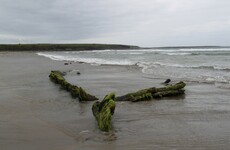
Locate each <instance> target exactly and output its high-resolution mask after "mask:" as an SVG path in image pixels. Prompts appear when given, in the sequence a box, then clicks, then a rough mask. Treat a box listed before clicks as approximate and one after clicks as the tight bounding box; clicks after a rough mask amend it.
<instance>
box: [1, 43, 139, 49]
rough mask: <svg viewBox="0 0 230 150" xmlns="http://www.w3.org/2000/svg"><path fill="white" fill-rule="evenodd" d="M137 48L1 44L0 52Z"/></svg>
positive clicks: (105, 45) (95, 45) (130, 47)
mask: <svg viewBox="0 0 230 150" xmlns="http://www.w3.org/2000/svg"><path fill="white" fill-rule="evenodd" d="M138 48H139V47H138V46H131V45H116V44H1V45H0V51H77V50H104V49H138Z"/></svg>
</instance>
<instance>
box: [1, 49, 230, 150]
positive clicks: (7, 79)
mask: <svg viewBox="0 0 230 150" xmlns="http://www.w3.org/2000/svg"><path fill="white" fill-rule="evenodd" d="M0 68H1V74H0V82H1V84H0V89H1V90H0V95H1V101H0V114H1V116H0V121H1V122H2V124H1V128H0V131H1V133H2V134H1V135H0V138H1V141H0V145H1V148H2V149H4V150H7V149H9V150H10V149H25V150H26V149H33V150H34V149H35V150H36V149H49V150H52V149H53V150H58V149H60V150H63V149H64V150H65V149H66V150H67V149H68V150H71V149H92V147H93V148H94V149H98V150H99V149H106V148H114V149H141V148H142V149H153V148H156V149H172V148H175V149H227V148H228V147H229V143H230V140H229V139H230V138H229V137H230V133H229V132H228V131H230V121H229V120H230V107H229V106H230V102H229V100H228V98H229V96H230V94H229V91H228V89H218V88H216V87H215V86H213V85H212V84H203V83H190V84H188V85H187V86H186V95H185V97H181V98H177V99H174V98H172V99H171V98H170V99H164V100H162V101H149V102H141V103H130V102H120V103H118V104H117V108H116V110H115V116H114V118H113V124H114V130H115V131H114V133H113V134H110V135H106V134H103V133H101V132H100V131H99V130H98V129H97V126H96V123H95V120H94V118H93V116H92V112H91V106H92V103H91V102H87V103H79V102H78V100H76V99H72V98H71V96H70V95H69V93H67V92H65V91H63V90H61V89H60V88H59V87H58V86H56V85H55V84H53V83H52V82H50V81H49V78H48V75H49V73H50V70H61V71H70V73H69V74H67V76H66V79H67V80H68V81H70V82H71V83H73V84H77V85H80V86H82V87H83V88H84V89H86V91H89V92H90V93H92V94H94V95H96V96H98V97H99V98H103V97H104V96H105V94H107V93H108V92H112V91H114V92H116V93H117V95H122V94H124V93H128V92H132V91H135V90H138V89H142V88H148V87H152V86H157V87H158V86H161V85H160V83H161V82H162V80H160V79H150V78H145V77H144V75H143V73H142V72H141V71H140V69H139V68H136V67H135V66H110V65H105V66H92V65H89V64H80V63H72V64H69V65H64V62H63V61H54V60H50V59H49V58H45V57H42V56H38V55H36V54H35V53H33V52H0ZM71 70H79V71H80V72H81V75H80V76H78V75H76V73H74V72H71Z"/></svg>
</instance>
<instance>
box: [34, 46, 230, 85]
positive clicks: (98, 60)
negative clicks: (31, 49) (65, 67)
mask: <svg viewBox="0 0 230 150" xmlns="http://www.w3.org/2000/svg"><path fill="white" fill-rule="evenodd" d="M38 55H41V56H45V57H48V58H51V59H53V60H65V61H76V62H85V63H90V64H107V65H125V66H127V65H136V66H139V67H141V68H142V72H143V73H144V74H146V75H147V76H154V77H155V78H162V79H164V78H174V79H177V80H186V81H194V82H204V83H214V84H217V87H221V88H230V58H229V56H230V48H198V49H194V48H184V49H180V48H168V49H166V48H164V49H137V50H94V51H77V52H42V53H38Z"/></svg>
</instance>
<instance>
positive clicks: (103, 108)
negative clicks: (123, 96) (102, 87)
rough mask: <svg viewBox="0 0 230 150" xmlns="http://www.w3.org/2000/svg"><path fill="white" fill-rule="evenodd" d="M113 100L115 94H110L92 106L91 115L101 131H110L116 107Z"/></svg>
mask: <svg viewBox="0 0 230 150" xmlns="http://www.w3.org/2000/svg"><path fill="white" fill-rule="evenodd" d="M114 100H115V93H110V94H108V95H106V96H105V98H104V99H103V100H102V101H101V102H99V101H97V102H95V103H94V104H93V106H92V111H93V115H94V117H95V118H96V120H97V124H98V127H99V129H100V130H101V131H105V132H108V131H110V130H112V115H113V114H114V110H115V107H116V103H115V101H114Z"/></svg>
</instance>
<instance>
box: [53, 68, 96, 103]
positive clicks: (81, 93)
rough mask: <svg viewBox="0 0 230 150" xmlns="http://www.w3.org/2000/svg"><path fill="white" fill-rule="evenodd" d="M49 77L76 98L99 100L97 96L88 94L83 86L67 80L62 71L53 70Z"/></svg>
mask: <svg viewBox="0 0 230 150" xmlns="http://www.w3.org/2000/svg"><path fill="white" fill-rule="evenodd" d="M49 77H50V79H51V81H53V82H55V83H57V84H60V85H61V87H62V88H63V89H65V90H67V91H69V92H70V93H71V95H72V96H73V97H74V98H78V99H79V100H80V101H94V100H98V98H97V97H95V96H93V95H90V94H88V93H87V92H86V91H85V90H84V89H83V88H81V87H78V86H76V85H72V84H70V83H69V82H67V81H66V80H65V78H64V77H63V73H61V72H60V71H51V73H50V75H49Z"/></svg>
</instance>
